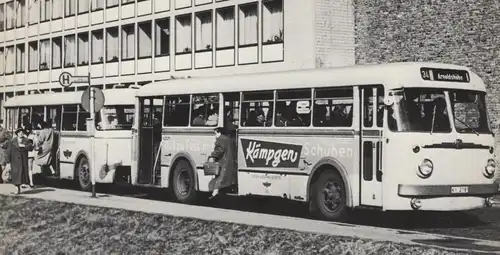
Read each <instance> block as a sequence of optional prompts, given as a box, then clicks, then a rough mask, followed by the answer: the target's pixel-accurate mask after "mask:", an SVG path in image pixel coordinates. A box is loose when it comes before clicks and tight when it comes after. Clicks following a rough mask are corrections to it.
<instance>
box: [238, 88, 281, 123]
mask: <svg viewBox="0 0 500 255" xmlns="http://www.w3.org/2000/svg"><path fill="white" fill-rule="evenodd" d="M273 104H274V91H272V90H268V91H256V92H243V100H242V102H241V113H240V114H241V115H240V116H241V120H240V121H241V126H243V127H264V126H271V123H272V122H273Z"/></svg>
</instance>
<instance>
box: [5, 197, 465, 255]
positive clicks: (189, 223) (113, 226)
mask: <svg viewBox="0 0 500 255" xmlns="http://www.w3.org/2000/svg"><path fill="white" fill-rule="evenodd" d="M0 208H1V209H0V224H1V225H0V226H1V227H0V254H12V253H15V252H17V254H58V255H60V254H268V255H270V254H273V255H274V254H419V255H430V254H470V253H455V252H448V251H445V250H439V249H434V248H428V247H424V246H410V245H403V244H396V243H391V242H374V241H370V240H363V239H358V238H345V237H336V236H328V235H319V234H311V233H302V232H298V231H290V230H282V229H273V228H265V227H255V226H247V225H240V224H232V223H224V222H215V221H203V220H197V219H190V218H178V217H171V216H165V215H156V214H147V213H137V212H131V211H126V210H118V209H108V208H100V207H92V206H84V205H77V204H70V203H61V202H55V201H47V200H42V199H28V198H23V197H14V196H4V195H0Z"/></svg>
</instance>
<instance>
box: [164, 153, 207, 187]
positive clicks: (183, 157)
mask: <svg viewBox="0 0 500 255" xmlns="http://www.w3.org/2000/svg"><path fill="white" fill-rule="evenodd" d="M179 160H186V161H188V162H189V164H190V165H191V168H192V169H193V174H194V186H195V187H196V190H199V187H198V172H197V171H196V163H195V162H194V160H193V158H192V157H191V156H190V155H189V153H187V152H185V151H181V152H179V153H177V154H175V156H174V157H173V158H172V159H171V160H170V168H169V172H168V185H169V186H170V181H171V180H172V176H173V174H174V167H175V165H176V163H177V162H178V161H179Z"/></svg>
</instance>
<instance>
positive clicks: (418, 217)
mask: <svg viewBox="0 0 500 255" xmlns="http://www.w3.org/2000/svg"><path fill="white" fill-rule="evenodd" d="M48 185H49V186H55V187H58V188H65V189H75V188H74V185H73V184H72V183H69V182H65V181H55V180H52V181H51V182H50V183H48ZM97 191H98V192H99V193H108V194H114V195H118V196H131V197H138V198H144V199H152V200H157V201H169V202H171V201H174V200H173V199H172V198H171V196H170V195H169V192H168V190H163V189H144V188H137V187H127V186H125V187H124V186H115V185H102V186H98V187H97ZM201 204H202V205H203V206H209V207H216V208H224V209H233V210H239V211H248V212H256V213H266V214H273V215H285V216H293V217H300V218H310V215H309V213H308V211H307V206H306V205H305V204H301V203H297V202H290V201H286V200H283V199H279V198H278V199H274V198H255V197H237V196H225V197H221V198H219V199H217V200H215V201H213V200H206V201H203V202H202V203H201ZM350 223H353V224H359V225H367V226H375V227H385V228H394V229H401V230H414V231H421V232H428V233H437V234H446V235H453V236H461V237H469V238H478V239H485V240H495V241H500V207H492V208H484V209H478V210H472V211H467V212H411V211H410V212H377V211H356V212H354V217H353V219H352V220H351V222H350Z"/></svg>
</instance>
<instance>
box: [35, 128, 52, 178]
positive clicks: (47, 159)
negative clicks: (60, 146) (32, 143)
mask: <svg viewBox="0 0 500 255" xmlns="http://www.w3.org/2000/svg"><path fill="white" fill-rule="evenodd" d="M55 136H56V135H55V132H54V129H52V128H51V127H50V126H49V124H48V123H47V122H42V130H41V131H40V133H39V134H38V137H37V142H38V146H39V147H40V148H39V149H38V155H37V156H36V159H35V163H36V164H37V165H39V166H41V167H42V170H44V168H47V167H48V168H50V171H51V172H52V174H55V171H54V169H53V167H52V165H51V163H52V156H53V155H52V154H53V146H54V139H55V138H56V137H55ZM42 172H43V171H42Z"/></svg>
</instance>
